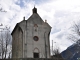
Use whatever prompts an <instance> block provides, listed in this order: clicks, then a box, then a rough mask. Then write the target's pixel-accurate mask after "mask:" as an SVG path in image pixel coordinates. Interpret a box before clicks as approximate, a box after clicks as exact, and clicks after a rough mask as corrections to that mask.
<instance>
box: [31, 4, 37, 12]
mask: <svg viewBox="0 0 80 60" xmlns="http://www.w3.org/2000/svg"><path fill="white" fill-rule="evenodd" d="M32 11H33V14H34V13H37V8H35V6H34V8H33V9H32Z"/></svg>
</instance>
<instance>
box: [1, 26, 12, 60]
mask: <svg viewBox="0 0 80 60" xmlns="http://www.w3.org/2000/svg"><path fill="white" fill-rule="evenodd" d="M0 46H1V47H0V48H1V49H2V50H1V53H2V59H3V58H5V59H6V58H7V57H6V56H7V55H9V54H10V53H9V52H10V51H9V50H11V48H9V47H10V46H11V35H10V31H9V28H7V27H6V28H4V30H3V31H1V37H0ZM8 49H9V50H8Z"/></svg>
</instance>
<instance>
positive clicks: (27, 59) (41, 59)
mask: <svg viewBox="0 0 80 60" xmlns="http://www.w3.org/2000/svg"><path fill="white" fill-rule="evenodd" d="M0 60H64V59H62V58H48V59H47V58H15V59H0Z"/></svg>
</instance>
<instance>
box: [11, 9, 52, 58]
mask: <svg viewBox="0 0 80 60" xmlns="http://www.w3.org/2000/svg"><path fill="white" fill-rule="evenodd" d="M50 32H51V26H50V25H49V24H48V23H47V21H46V20H45V21H43V20H42V18H41V17H40V16H39V14H38V13H37V8H35V7H34V8H33V9H32V15H31V16H30V17H29V18H28V19H27V20H26V19H25V17H23V20H22V21H21V22H19V23H17V24H16V26H15V28H14V29H13V31H12V33H11V35H12V58H50V38H49V36H50Z"/></svg>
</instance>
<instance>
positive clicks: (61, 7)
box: [0, 0, 80, 52]
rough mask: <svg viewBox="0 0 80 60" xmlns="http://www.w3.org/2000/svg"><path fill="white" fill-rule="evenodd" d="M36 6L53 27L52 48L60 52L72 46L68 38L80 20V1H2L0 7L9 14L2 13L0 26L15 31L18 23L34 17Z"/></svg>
mask: <svg viewBox="0 0 80 60" xmlns="http://www.w3.org/2000/svg"><path fill="white" fill-rule="evenodd" d="M34 6H35V7H36V8H37V12H38V14H39V15H40V17H41V18H42V19H43V21H45V20H47V23H49V25H50V26H51V27H52V29H51V33H50V47H51V49H52V40H53V46H54V47H53V48H55V47H56V46H57V47H59V48H60V52H62V51H64V50H65V49H66V48H67V47H69V46H70V45H72V43H73V42H72V41H71V40H69V39H68V38H67V36H69V34H70V33H71V27H72V26H73V23H74V22H75V23H76V24H77V23H78V22H79V20H80V0H0V7H1V8H2V10H3V11H4V10H5V11H7V12H0V24H1V23H2V24H3V26H8V27H10V30H11V32H12V30H13V29H14V27H15V25H16V23H19V22H20V21H22V20H23V17H24V16H25V19H26V20H27V19H28V18H29V17H30V16H31V15H32V9H33V8H34Z"/></svg>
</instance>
